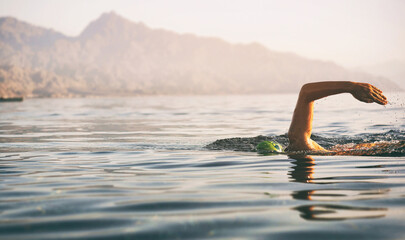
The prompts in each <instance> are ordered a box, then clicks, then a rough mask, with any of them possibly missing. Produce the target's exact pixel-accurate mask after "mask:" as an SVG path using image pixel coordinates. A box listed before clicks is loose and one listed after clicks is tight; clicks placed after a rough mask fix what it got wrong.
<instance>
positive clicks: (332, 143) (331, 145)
mask: <svg viewBox="0 0 405 240" xmlns="http://www.w3.org/2000/svg"><path fill="white" fill-rule="evenodd" d="M311 139H313V140H314V141H316V142H317V143H318V144H319V145H321V146H323V147H324V148H326V149H327V150H329V152H326V153H325V152H313V151H310V152H305V154H315V155H359V156H360V155H361V156H394V157H395V156H405V132H404V131H403V130H390V131H387V132H385V133H372V134H370V133H364V134H359V135H355V136H333V137H324V136H322V135H316V134H312V136H311ZM262 141H276V142H278V143H280V144H281V145H283V147H286V146H288V144H289V141H288V136H287V134H283V135H278V136H276V135H271V136H262V135H260V136H256V137H247V138H241V137H237V138H226V139H219V140H216V141H215V142H213V143H210V144H208V145H207V146H205V148H206V149H209V150H230V151H243V152H256V146H257V144H259V143H260V142H262Z"/></svg>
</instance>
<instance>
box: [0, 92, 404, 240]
mask: <svg viewBox="0 0 405 240" xmlns="http://www.w3.org/2000/svg"><path fill="white" fill-rule="evenodd" d="M388 97H389V100H390V104H389V105H387V106H386V107H383V106H380V105H377V104H364V103H360V102H357V101H356V100H355V99H353V98H352V97H351V96H349V95H339V96H333V97H330V98H328V99H325V100H320V101H318V102H317V103H316V106H315V111H316V112H315V121H314V133H315V134H316V135H317V136H319V137H327V138H329V139H331V141H332V142H333V141H336V143H341V144H342V143H343V144H350V143H351V142H352V141H353V139H364V140H365V141H367V140H369V139H370V138H375V137H376V136H377V139H383V140H386V141H397V140H401V139H404V133H405V108H404V102H405V99H404V94H403V93H401V94H391V95H388ZM296 98H297V96H296V95H262V96H190V97H185V96H182V97H168V96H161V97H134V98H102V99H28V100H25V101H24V102H20V103H18V102H16V103H1V104H0V239H311V240H314V239H405V157H404V155H403V154H402V155H401V153H399V154H398V153H396V154H392V155H386V156H308V157H306V158H297V159H293V158H291V157H289V156H287V155H271V156H263V155H259V154H257V153H254V152H235V151H212V150H207V149H205V148H204V146H206V145H207V144H209V143H211V142H213V141H215V140H217V139H222V138H229V137H253V136H257V135H283V134H285V133H286V132H287V130H288V127H289V123H290V120H291V116H292V112H293V110H294V105H295V102H296Z"/></svg>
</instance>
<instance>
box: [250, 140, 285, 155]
mask: <svg viewBox="0 0 405 240" xmlns="http://www.w3.org/2000/svg"><path fill="white" fill-rule="evenodd" d="M256 150H257V152H258V153H261V154H266V153H280V152H283V147H282V146H281V145H280V144H279V143H277V142H272V141H263V142H260V143H259V144H257V146H256Z"/></svg>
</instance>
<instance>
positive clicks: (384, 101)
mask: <svg viewBox="0 0 405 240" xmlns="http://www.w3.org/2000/svg"><path fill="white" fill-rule="evenodd" d="M371 95H372V96H373V100H374V102H376V103H378V104H381V105H385V104H387V103H388V101H387V98H386V97H385V96H384V95H382V94H381V93H375V92H373V93H371Z"/></svg>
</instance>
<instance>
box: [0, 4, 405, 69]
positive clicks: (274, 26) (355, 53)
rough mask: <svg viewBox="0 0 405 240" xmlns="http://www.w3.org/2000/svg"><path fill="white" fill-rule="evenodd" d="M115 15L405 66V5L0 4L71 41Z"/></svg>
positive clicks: (352, 62) (317, 55)
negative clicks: (92, 23) (103, 17)
mask: <svg viewBox="0 0 405 240" xmlns="http://www.w3.org/2000/svg"><path fill="white" fill-rule="evenodd" d="M109 11H115V12H116V13H117V14H119V15H122V16H123V17H125V18H127V19H130V20H132V21H135V22H139V21H141V22H144V23H145V24H146V25H148V26H150V27H153V28H165V29H169V30H173V31H176V32H180V33H185V32H188V33H195V34H197V35H201V36H216V37H220V38H223V39H225V40H227V41H229V42H233V43H249V42H259V43H262V44H264V45H265V46H266V47H268V48H269V49H271V50H276V51H287V52H294V53H297V54H299V55H302V56H305V57H308V58H312V59H321V60H331V61H335V62H337V63H339V64H341V65H344V66H348V67H354V66H359V65H368V64H375V63H380V62H385V61H390V60H401V61H405V0H262V1H259V0H201V1H197V0H166V1H165V0H65V1H62V0H0V16H14V17H17V18H18V19H20V20H24V21H27V22H30V23H33V24H35V25H39V26H43V27H47V28H53V29H54V30H57V31H60V32H62V33H64V34H67V35H70V36H76V35H78V34H79V33H80V32H81V31H82V30H83V29H84V28H85V27H86V26H87V24H88V23H89V22H90V21H92V20H95V19H96V18H98V17H99V16H100V15H101V14H102V13H103V12H109Z"/></svg>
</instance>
